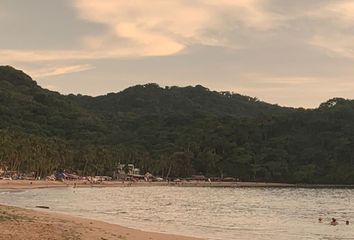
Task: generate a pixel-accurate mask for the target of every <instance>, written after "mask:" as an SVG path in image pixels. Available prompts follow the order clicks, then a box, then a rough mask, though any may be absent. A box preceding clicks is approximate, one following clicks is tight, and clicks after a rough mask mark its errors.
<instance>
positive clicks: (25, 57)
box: [0, 0, 354, 108]
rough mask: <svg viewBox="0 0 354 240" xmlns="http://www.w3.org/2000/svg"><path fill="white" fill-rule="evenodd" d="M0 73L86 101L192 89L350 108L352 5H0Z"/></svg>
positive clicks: (299, 0)
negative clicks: (131, 91)
mask: <svg viewBox="0 0 354 240" xmlns="http://www.w3.org/2000/svg"><path fill="white" fill-rule="evenodd" d="M0 29H1V34H0V65H11V66H13V67H15V68H18V69H21V70H23V71H25V72H26V73H28V74H30V75H31V76H32V77H33V79H34V80H36V81H37V82H38V84H39V85H41V86H42V87H44V88H48V89H51V90H54V91H58V92H61V93H63V94H68V93H75V94H77V93H80V94H87V95H92V96H97V95H102V94H107V93H109V92H118V91H121V90H123V89H125V88H127V87H129V86H132V85H136V84H145V83H152V82H154V83H158V84H159V85H160V86H188V85H193V86H194V85H197V84H201V85H203V86H205V87H207V88H209V89H211V90H217V91H232V92H235V93H240V94H243V95H248V96H252V97H257V98H259V99H261V100H263V101H266V102H270V103H274V104H279V105H281V106H293V107H305V108H314V107H317V106H318V105H319V104H320V103H321V102H324V101H326V100H328V99H330V98H333V97H344V98H354V96H353V95H354V0H311V1H309V0H131V1H127V0H56V1H48V0H0Z"/></svg>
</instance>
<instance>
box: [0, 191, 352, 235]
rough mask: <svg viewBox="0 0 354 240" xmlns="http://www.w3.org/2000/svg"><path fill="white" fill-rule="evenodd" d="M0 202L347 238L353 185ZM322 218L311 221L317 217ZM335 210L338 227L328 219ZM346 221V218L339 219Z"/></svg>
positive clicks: (145, 222)
mask: <svg viewBox="0 0 354 240" xmlns="http://www.w3.org/2000/svg"><path fill="white" fill-rule="evenodd" d="M0 203H3V204H8V205H13V206H19V207H26V208H33V207H34V206H36V205H46V206H49V207H50V208H51V210H50V211H57V212H64V213H68V214H72V215H76V216H82V217H87V218H93V219H98V220H103V221H107V222H111V223H117V224H120V225H123V226H128V227H134V228H139V229H143V230H149V231H155V232H168V233H176V234H182V235H189V236H196V237H204V238H208V239H215V240H216V239H224V240H227V239H252V240H253V239H255V240H260V239H262V240H267V239H272V240H279V239H284V240H292V239H296V240H298V239H323V240H339V239H354V190H345V189H290V188H289V189H288V188H179V187H123V188H81V189H78V188H77V189H73V188H65V189H37V190H28V191H22V192H6V191H2V192H0ZM319 216H321V217H323V218H324V223H323V224H320V223H318V222H317V219H318V217H319ZM331 217H336V218H337V219H338V221H339V223H340V224H339V225H338V226H335V227H333V226H330V225H329V224H328V223H329V221H330V218H331ZM345 220H350V221H351V224H352V225H349V226H345V224H344V221H345Z"/></svg>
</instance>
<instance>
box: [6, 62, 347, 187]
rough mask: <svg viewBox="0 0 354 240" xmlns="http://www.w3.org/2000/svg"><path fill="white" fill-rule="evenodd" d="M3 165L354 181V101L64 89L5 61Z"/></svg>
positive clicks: (45, 170) (154, 88)
mask: <svg viewBox="0 0 354 240" xmlns="http://www.w3.org/2000/svg"><path fill="white" fill-rule="evenodd" d="M0 117H1V122H0V165H3V166H7V167H8V168H9V169H10V170H14V171H22V172H35V173H36V174H37V175H41V176H45V175H47V174H50V173H52V172H53V171H54V170H56V169H68V170H72V171H77V172H79V173H80V174H84V175H110V174H112V171H113V170H114V169H115V168H116V166H117V164H118V163H119V162H120V163H134V164H135V165H136V166H138V167H140V168H141V169H142V170H143V171H149V172H151V173H153V174H155V175H159V176H162V177H188V176H191V175H193V174H198V175H199V174H203V175H206V176H211V177H212V176H215V177H237V178H240V179H241V180H244V181H261V180H262V181H278V182H306V183H354V151H353V149H354V124H353V121H354V101H350V100H344V99H332V100H329V101H328V102H325V103H323V104H321V105H320V107H319V108H317V109H314V110H304V109H292V108H284V107H279V106H277V105H271V104H267V103H264V102H261V101H259V100H257V99H255V98H250V97H247V96H241V95H239V94H234V93H230V92H215V91H210V90H208V89H206V88H204V87H202V86H195V87H183V88H181V87H165V88H161V87H159V86H158V85H157V84H146V85H138V86H134V87H130V88H128V89H126V90H124V91H122V92H119V93H110V94H108V95H105V96H99V97H89V96H82V95H68V96H64V95H61V94H59V93H56V92H52V91H49V90H45V89H42V88H41V87H39V86H38V85H37V84H36V82H34V81H33V80H32V79H31V78H30V77H29V76H27V75H26V74H24V73H23V72H21V71H18V70H15V69H13V68H11V67H0Z"/></svg>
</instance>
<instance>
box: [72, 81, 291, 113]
mask: <svg viewBox="0 0 354 240" xmlns="http://www.w3.org/2000/svg"><path fill="white" fill-rule="evenodd" d="M70 98H71V99H72V100H76V101H78V102H79V103H80V105H81V106H83V107H85V108H88V109H91V110H94V111H100V112H113V113H117V112H134V113H136V114H139V115H161V114H178V115H191V114H192V115H194V114H208V115H216V116H232V117H256V116H260V115H278V114H283V113H286V112H290V111H293V109H291V108H281V107H279V106H277V105H272V104H268V103H265V102H261V101H259V100H258V99H256V98H251V97H248V96H242V95H239V94H234V93H230V92H216V91H210V90H209V89H207V88H205V87H203V86H201V85H197V86H195V87H191V86H189V87H176V86H173V87H165V88H162V87H160V86H159V85H157V84H154V83H150V84H145V85H137V86H134V87H130V88H128V89H125V90H124V91H122V92H119V93H110V94H107V95H105V96H99V97H88V96H74V95H71V96H70Z"/></svg>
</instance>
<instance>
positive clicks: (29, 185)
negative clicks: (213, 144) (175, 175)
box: [0, 180, 354, 189]
mask: <svg viewBox="0 0 354 240" xmlns="http://www.w3.org/2000/svg"><path fill="white" fill-rule="evenodd" d="M159 186H170V187H222V188H223V187H239V188H241V187H247V188H253V187H255V188H263V187H277V188H347V189H354V185H344V184H290V183H270V182H204V181H181V182H166V181H164V182H145V181H138V182H130V181H125V182H122V181H102V182H97V183H89V182H87V181H83V180H75V181H64V182H60V181H46V180H36V181H31V180H0V189H37V188H63V187H80V188H83V187H88V188H89V187H159Z"/></svg>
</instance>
